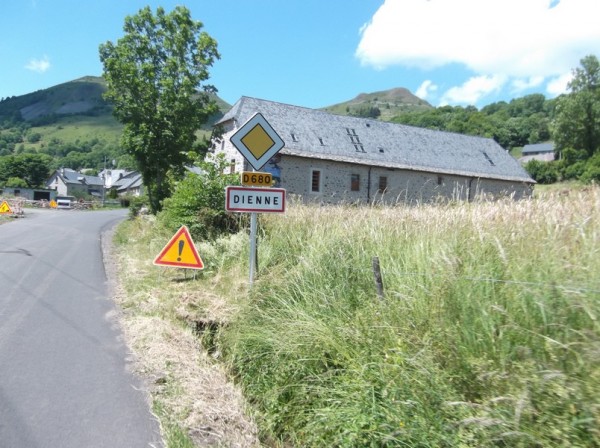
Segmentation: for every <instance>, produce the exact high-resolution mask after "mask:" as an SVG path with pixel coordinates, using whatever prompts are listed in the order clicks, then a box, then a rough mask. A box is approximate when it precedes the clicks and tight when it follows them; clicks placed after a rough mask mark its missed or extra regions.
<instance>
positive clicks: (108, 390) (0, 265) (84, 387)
mask: <svg viewBox="0 0 600 448" xmlns="http://www.w3.org/2000/svg"><path fill="white" fill-rule="evenodd" d="M125 215H126V211H125V210H115V211H99V212H89V211H87V212H82V211H74V210H33V211H27V210H26V217H25V218H22V219H16V220H14V221H13V222H10V223H8V224H2V225H0V448H38V447H39V448H42V447H44V448H45V447H48V448H71V447H72V448H96V447H103V448H104V447H105V448H121V447H122V448H136V447H158V446H162V443H161V439H160V432H159V426H158V423H157V422H156V420H155V418H154V417H153V416H152V414H151V413H150V408H149V404H148V401H147V394H146V393H145V392H144V388H143V385H142V382H141V381H140V380H139V378H137V377H136V376H135V375H134V374H133V373H132V372H131V371H130V368H129V366H128V361H127V359H128V356H129V354H128V351H127V347H126V346H125V344H124V341H123V340H122V337H121V334H120V331H119V328H118V326H117V325H116V322H115V308H114V304H113V302H112V301H111V299H110V294H109V286H108V284H107V279H106V274H105V270H104V264H103V260H102V251H101V244H100V235H101V232H102V231H103V230H106V229H108V228H110V226H112V225H114V224H116V223H117V222H118V221H119V220H121V219H123V218H124V217H125Z"/></svg>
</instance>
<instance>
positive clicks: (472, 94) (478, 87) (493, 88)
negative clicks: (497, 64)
mask: <svg viewBox="0 0 600 448" xmlns="http://www.w3.org/2000/svg"><path fill="white" fill-rule="evenodd" d="M505 83H506V77H505V76H503V75H495V76H485V75H483V76H475V77H473V78H470V79H469V80H467V81H466V82H465V83H464V84H463V85H462V86H459V87H452V88H451V89H449V90H447V91H446V93H444V95H443V97H442V101H441V102H442V104H449V103H453V104H475V103H477V102H478V101H479V100H480V99H481V98H483V97H485V96H487V95H489V94H491V93H494V92H498V91H499V90H500V89H501V88H502V86H503V85H504V84H505Z"/></svg>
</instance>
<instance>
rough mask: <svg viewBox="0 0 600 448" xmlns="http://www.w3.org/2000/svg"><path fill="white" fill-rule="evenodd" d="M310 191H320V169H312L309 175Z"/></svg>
mask: <svg viewBox="0 0 600 448" xmlns="http://www.w3.org/2000/svg"><path fill="white" fill-rule="evenodd" d="M310 191H311V193H320V192H321V171H320V170H312V172H311V175H310Z"/></svg>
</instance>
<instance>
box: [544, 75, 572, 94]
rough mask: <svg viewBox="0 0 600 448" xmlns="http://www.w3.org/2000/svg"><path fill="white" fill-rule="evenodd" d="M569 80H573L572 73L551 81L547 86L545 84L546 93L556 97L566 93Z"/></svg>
mask: <svg viewBox="0 0 600 448" xmlns="http://www.w3.org/2000/svg"><path fill="white" fill-rule="evenodd" d="M571 79H573V73H571V72H569V73H565V74H563V75H561V76H558V77H556V78H554V79H551V80H550V81H549V82H548V84H546V92H548V93H549V94H550V95H551V96H558V95H560V94H561V93H565V92H567V90H568V89H567V84H569V82H570V81H571Z"/></svg>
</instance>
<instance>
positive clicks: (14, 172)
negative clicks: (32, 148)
mask: <svg viewBox="0 0 600 448" xmlns="http://www.w3.org/2000/svg"><path fill="white" fill-rule="evenodd" d="M51 160H52V159H51V158H50V157H49V156H47V155H45V154H18V155H9V156H5V157H2V158H0V184H2V183H6V182H8V180H9V179H10V178H18V179H21V180H22V181H23V182H25V184H26V185H25V187H29V188H35V187H40V186H42V185H44V182H45V181H46V179H48V176H49V175H50V162H51ZM20 186H22V185H20Z"/></svg>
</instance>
